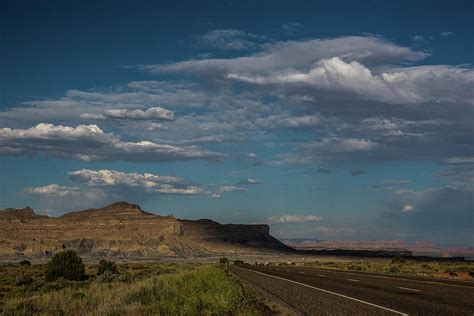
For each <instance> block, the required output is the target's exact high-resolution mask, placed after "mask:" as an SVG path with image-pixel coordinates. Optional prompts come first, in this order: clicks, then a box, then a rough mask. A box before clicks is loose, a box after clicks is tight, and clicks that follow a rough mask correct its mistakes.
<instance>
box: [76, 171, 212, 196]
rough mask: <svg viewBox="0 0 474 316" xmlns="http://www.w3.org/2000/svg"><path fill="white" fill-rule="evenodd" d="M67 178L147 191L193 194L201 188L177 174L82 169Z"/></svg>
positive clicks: (82, 182) (79, 181) (200, 191)
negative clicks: (163, 174)
mask: <svg viewBox="0 0 474 316" xmlns="http://www.w3.org/2000/svg"><path fill="white" fill-rule="evenodd" d="M68 175H69V178H70V179H71V180H72V181H74V182H78V183H81V184H85V185H87V186H90V187H108V188H114V187H115V188H135V189H140V190H143V191H145V192H147V193H161V194H182V195H194V194H200V193H202V192H203V190H202V188H201V187H199V186H197V185H195V184H192V183H190V182H188V181H185V180H183V179H182V178H180V177H177V176H160V175H155V174H152V173H143V174H141V173H136V172H131V173H125V172H121V171H116V170H109V169H102V170H90V169H82V170H76V171H71V172H69V173H68Z"/></svg>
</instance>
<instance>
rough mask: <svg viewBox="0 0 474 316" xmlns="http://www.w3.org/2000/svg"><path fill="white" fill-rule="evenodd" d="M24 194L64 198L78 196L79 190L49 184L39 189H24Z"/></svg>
mask: <svg viewBox="0 0 474 316" xmlns="http://www.w3.org/2000/svg"><path fill="white" fill-rule="evenodd" d="M25 192H27V193H30V194H36V195H43V196H50V197H66V196H71V195H78V194H79V193H80V189H79V188H78V187H67V186H62V185H58V184H49V185H45V186H41V187H32V188H25Z"/></svg>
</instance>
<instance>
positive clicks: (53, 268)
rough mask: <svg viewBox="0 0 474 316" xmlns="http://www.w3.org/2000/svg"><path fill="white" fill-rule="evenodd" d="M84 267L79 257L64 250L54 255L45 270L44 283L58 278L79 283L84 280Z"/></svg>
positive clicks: (73, 252) (70, 251)
mask: <svg viewBox="0 0 474 316" xmlns="http://www.w3.org/2000/svg"><path fill="white" fill-rule="evenodd" d="M85 274H86V273H85V267H84V264H83V263H82V259H81V257H79V255H78V254H77V253H76V252H75V251H72V250H66V251H63V252H60V253H58V254H56V255H54V257H53V259H52V260H51V261H50V262H49V263H48V267H47V269H46V276H45V277H46V281H54V280H56V279H58V278H64V279H66V280H74V281H79V280H83V279H84V278H85Z"/></svg>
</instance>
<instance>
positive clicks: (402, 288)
mask: <svg viewBox="0 0 474 316" xmlns="http://www.w3.org/2000/svg"><path fill="white" fill-rule="evenodd" d="M398 288H399V289H401V290H407V291H414V292H420V290H417V289H410V288H408V287H402V286H399V287H398Z"/></svg>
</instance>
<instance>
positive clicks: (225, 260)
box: [219, 257, 229, 263]
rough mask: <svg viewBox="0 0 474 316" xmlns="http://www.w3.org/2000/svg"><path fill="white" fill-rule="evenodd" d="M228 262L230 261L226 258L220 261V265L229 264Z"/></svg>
mask: <svg viewBox="0 0 474 316" xmlns="http://www.w3.org/2000/svg"><path fill="white" fill-rule="evenodd" d="M227 262H229V259H227V258H225V257H223V258H220V259H219V263H227Z"/></svg>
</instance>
